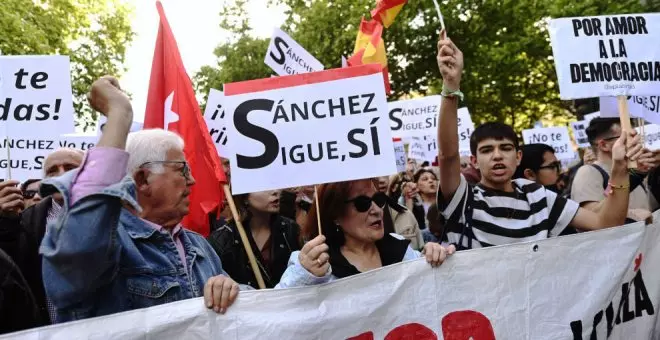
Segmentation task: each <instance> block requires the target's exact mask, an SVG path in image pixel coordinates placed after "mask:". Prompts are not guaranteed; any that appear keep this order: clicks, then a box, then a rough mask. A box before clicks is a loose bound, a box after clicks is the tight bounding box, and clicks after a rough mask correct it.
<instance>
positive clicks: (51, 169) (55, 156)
mask: <svg viewBox="0 0 660 340" xmlns="http://www.w3.org/2000/svg"><path fill="white" fill-rule="evenodd" d="M84 156H85V152H84V151H82V150H79V149H71V148H60V149H57V150H55V151H54V152H53V153H51V154H50V155H48V157H46V161H45V162H44V177H45V178H49V177H57V176H60V175H62V174H64V173H65V172H67V171H69V170H73V169H76V168H78V167H80V165H81V164H82V161H83V157H84Z"/></svg>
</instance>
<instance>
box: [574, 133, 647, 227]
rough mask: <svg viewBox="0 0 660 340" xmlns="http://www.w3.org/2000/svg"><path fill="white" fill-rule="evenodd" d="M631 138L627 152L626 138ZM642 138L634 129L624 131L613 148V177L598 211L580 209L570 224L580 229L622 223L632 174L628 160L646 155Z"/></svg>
mask: <svg viewBox="0 0 660 340" xmlns="http://www.w3.org/2000/svg"><path fill="white" fill-rule="evenodd" d="M629 138H632V141H631V143H630V147H629V148H628V150H627V151H626V140H627V139H629ZM642 149H643V148H642V144H641V139H640V137H639V135H636V133H635V132H632V133H630V132H624V133H622V134H621V137H620V138H619V139H618V140H617V141H616V143H615V144H614V147H613V148H612V161H613V162H612V176H611V177H610V185H609V187H608V191H609V193H608V195H607V197H605V200H603V202H602V206H601V208H600V209H599V210H598V212H597V213H596V212H593V211H591V210H588V209H585V208H580V209H579V210H578V212H577V214H576V215H575V218H573V221H572V222H571V224H572V225H573V226H574V227H575V228H577V229H581V230H598V229H604V228H609V227H616V226H619V225H623V224H624V223H625V221H626V216H627V215H628V200H629V198H630V190H629V189H630V177H629V176H628V160H637V159H638V158H639V157H640V156H642V155H643V153H644V152H643V150H642Z"/></svg>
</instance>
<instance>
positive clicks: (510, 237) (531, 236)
mask: <svg viewBox="0 0 660 340" xmlns="http://www.w3.org/2000/svg"><path fill="white" fill-rule="evenodd" d="M512 182H513V183H512V184H513V187H514V192H512V193H509V192H503V191H496V190H492V189H486V188H484V187H483V186H480V185H477V186H471V185H469V184H468V183H467V181H466V180H465V177H463V175H461V182H460V184H459V186H458V188H457V189H456V193H455V194H454V196H453V197H452V199H451V200H450V202H449V203H445V202H444V200H443V197H442V192H440V191H438V209H439V210H440V211H442V215H443V216H444V218H445V220H446V223H445V227H446V228H447V238H448V239H449V242H450V243H454V244H457V245H462V246H463V247H464V248H468V249H471V248H481V247H489V246H499V245H505V244H511V243H517V242H526V241H537V240H542V239H546V238H548V237H552V236H557V235H559V234H560V233H561V232H562V231H563V230H564V229H565V228H566V227H567V226H568V225H569V224H570V223H571V221H572V220H573V218H574V217H575V215H576V214H577V211H578V209H579V207H580V206H579V205H578V204H577V203H576V202H574V201H571V200H567V199H565V198H563V197H561V196H557V194H556V193H554V192H552V191H550V190H546V189H545V188H544V187H543V186H542V185H540V184H536V183H534V182H532V181H529V180H526V179H515V180H513V181H512ZM466 203H467V204H466ZM466 224H467V226H468V227H465V226H466Z"/></svg>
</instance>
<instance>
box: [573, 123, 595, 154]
mask: <svg viewBox="0 0 660 340" xmlns="http://www.w3.org/2000/svg"><path fill="white" fill-rule="evenodd" d="M587 127H589V123H587V121H586V120H580V121H577V122H571V130H573V137H575V144H577V146H578V147H580V148H588V147H590V146H591V144H589V137H587Z"/></svg>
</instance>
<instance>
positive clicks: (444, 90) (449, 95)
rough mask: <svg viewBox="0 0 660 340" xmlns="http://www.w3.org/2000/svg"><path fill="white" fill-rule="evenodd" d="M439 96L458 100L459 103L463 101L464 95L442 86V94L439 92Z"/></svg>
mask: <svg viewBox="0 0 660 340" xmlns="http://www.w3.org/2000/svg"><path fill="white" fill-rule="evenodd" d="M440 95H441V96H443V97H445V98H458V99H459V100H460V101H463V100H464V99H465V94H463V92H461V90H455V91H453V90H450V89H448V88H446V87H445V86H444V85H443V86H442V92H440Z"/></svg>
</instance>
